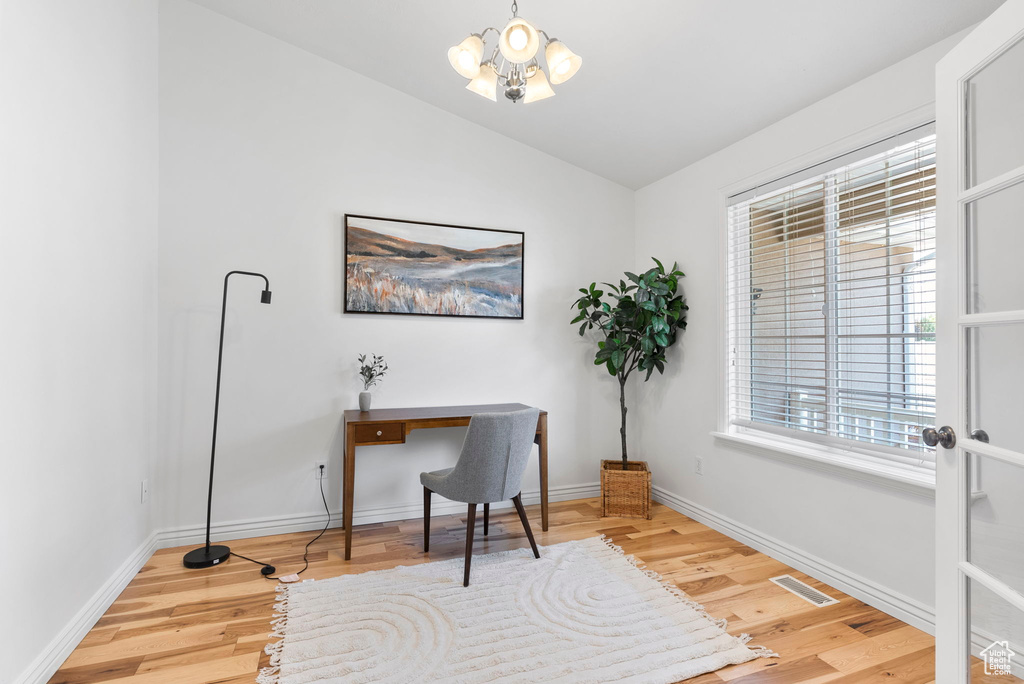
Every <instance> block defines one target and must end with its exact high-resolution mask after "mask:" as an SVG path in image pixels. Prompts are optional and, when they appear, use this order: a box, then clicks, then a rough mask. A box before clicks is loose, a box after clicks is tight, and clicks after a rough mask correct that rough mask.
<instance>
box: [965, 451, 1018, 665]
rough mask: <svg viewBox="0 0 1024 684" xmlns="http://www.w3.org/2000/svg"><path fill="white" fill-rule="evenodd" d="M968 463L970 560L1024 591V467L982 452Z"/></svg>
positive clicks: (970, 458)
mask: <svg viewBox="0 0 1024 684" xmlns="http://www.w3.org/2000/svg"><path fill="white" fill-rule="evenodd" d="M967 463H968V471H967V473H968V481H969V482H970V487H971V492H970V493H971V504H970V510H969V512H968V515H967V521H968V523H967V524H968V531H969V533H968V556H967V557H968V560H969V561H970V562H971V564H972V565H976V566H977V567H978V568H980V569H981V570H984V571H985V572H987V573H988V574H990V575H992V576H993V577H995V578H996V579H998V580H1000V581H1002V582H1004V583H1006V585H1007V586H1009V587H1010V588H1011V589H1013V590H1015V591H1017V592H1020V593H1021V594H1024V496H1022V495H1021V493H1022V492H1024V467H1021V466H1018V465H1014V464H1011V463H1007V462H1005V461H1001V460H999V459H995V458H990V457H988V456H981V455H979V454H968V455H967ZM1022 655H1024V654H1022Z"/></svg>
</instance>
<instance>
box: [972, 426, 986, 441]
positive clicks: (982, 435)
mask: <svg viewBox="0 0 1024 684" xmlns="http://www.w3.org/2000/svg"><path fill="white" fill-rule="evenodd" d="M971 439H973V440H975V441H978V442H984V443H985V444H988V433H987V432H985V431H984V430H981V429H978V430H975V431H974V432H972V433H971Z"/></svg>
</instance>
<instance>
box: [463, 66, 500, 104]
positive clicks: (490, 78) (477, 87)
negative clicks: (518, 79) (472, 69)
mask: <svg viewBox="0 0 1024 684" xmlns="http://www.w3.org/2000/svg"><path fill="white" fill-rule="evenodd" d="M466 90H470V91H472V92H474V93H476V94H477V95H481V96H483V97H486V98H487V99H488V100H491V101H492V102H497V101H498V73H497V72H496V71H495V70H494V68H493V67H492V66H491V65H490V64H482V65H481V66H480V69H479V73H478V74H477V75H476V78H474V79H473V80H472V81H470V82H469V84H467V85H466Z"/></svg>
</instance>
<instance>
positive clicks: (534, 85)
mask: <svg viewBox="0 0 1024 684" xmlns="http://www.w3.org/2000/svg"><path fill="white" fill-rule="evenodd" d="M554 96H555V91H554V90H552V89H551V86H550V85H549V84H548V79H547V77H545V76H544V72H543V71H541V70H540V69H537V71H536V72H534V74H533V76H530V77H529V78H528V79H526V97H525V98H524V99H523V102H525V103H526V104H530V103H531V102H537V101H538V100H546V99H548V98H549V97H554Z"/></svg>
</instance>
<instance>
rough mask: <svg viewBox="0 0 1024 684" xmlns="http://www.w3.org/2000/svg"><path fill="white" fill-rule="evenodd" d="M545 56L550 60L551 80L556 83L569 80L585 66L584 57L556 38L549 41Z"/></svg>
mask: <svg viewBox="0 0 1024 684" xmlns="http://www.w3.org/2000/svg"><path fill="white" fill-rule="evenodd" d="M544 58H545V59H547V61H548V69H549V70H550V71H551V82H552V83H553V84H555V85H558V84H560V83H565V82H566V81H568V80H569V79H570V78H572V77H573V76H575V75H576V72H577V71H579V70H580V67H581V66H583V58H582V57H580V56H579V55H577V54H576V53H575V52H573V51H572V50H570V49H569V48H567V47H565V43H563V42H562V41H560V40H556V39H552V40H550V41H549V42H548V46H547V47H546V48H545V49H544Z"/></svg>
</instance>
